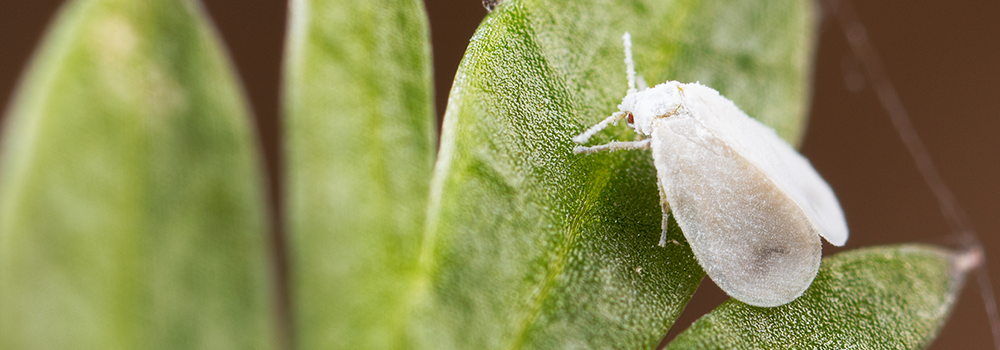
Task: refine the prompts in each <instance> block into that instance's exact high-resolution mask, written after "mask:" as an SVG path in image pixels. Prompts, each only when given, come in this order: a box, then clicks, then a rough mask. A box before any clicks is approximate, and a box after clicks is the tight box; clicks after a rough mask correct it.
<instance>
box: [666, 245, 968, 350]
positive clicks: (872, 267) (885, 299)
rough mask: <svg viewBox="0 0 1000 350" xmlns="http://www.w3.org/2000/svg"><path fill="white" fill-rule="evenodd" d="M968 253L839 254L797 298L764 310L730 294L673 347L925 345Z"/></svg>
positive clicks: (902, 249) (908, 249) (897, 249)
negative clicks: (738, 299)
mask: <svg viewBox="0 0 1000 350" xmlns="http://www.w3.org/2000/svg"><path fill="white" fill-rule="evenodd" d="M963 258H965V256H963V255H960V254H955V253H954V252H950V251H947V250H944V249H941V248H936V247H930V246H919V245H903V246H889V247H876V248H865V249H859V250H854V251H850V252H844V253H841V254H837V255H835V256H832V257H829V258H826V259H824V260H823V263H822V264H821V266H820V269H819V274H818V275H817V276H816V280H815V281H813V284H812V286H810V287H809V289H808V290H806V292H805V294H804V295H802V296H801V297H799V298H798V299H796V300H795V301H792V302H791V303H788V304H785V305H782V306H779V307H775V308H760V307H754V306H750V305H747V304H744V303H742V302H739V301H736V300H734V299H730V300H729V301H727V302H726V303H724V304H722V305H721V306H719V307H718V308H716V309H715V310H714V311H712V312H711V313H709V314H708V315H705V316H703V317H702V318H701V319H699V320H698V321H696V322H695V323H694V324H692V325H691V327H690V328H688V329H687V330H686V331H684V333H681V334H680V335H678V336H677V338H676V339H674V340H673V341H672V342H671V343H670V346H669V347H668V349H923V348H925V347H927V345H929V344H930V342H931V340H933V339H934V336H935V335H936V334H937V332H938V330H940V328H941V326H942V325H943V324H944V321H945V320H946V319H947V317H948V313H949V312H950V311H951V308H952V306H953V304H954V302H955V299H956V298H957V297H958V293H959V291H960V290H961V287H962V284H963V280H964V278H965V275H966V272H967V271H966V270H967V269H968V266H963V263H962V261H961V260H962V259H963Z"/></svg>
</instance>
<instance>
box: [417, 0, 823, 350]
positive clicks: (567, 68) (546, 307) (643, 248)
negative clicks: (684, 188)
mask: <svg viewBox="0 0 1000 350" xmlns="http://www.w3.org/2000/svg"><path fill="white" fill-rule="evenodd" d="M812 10H813V9H812V7H811V3H810V2H807V1H777V2H767V3H763V2H749V1H708V2H702V1H577V0H565V1H558V0H553V1H542V0H538V1H533V0H524V1H520V0H510V1H506V2H503V3H501V4H500V6H499V7H498V8H497V10H495V11H494V12H492V13H491V14H490V15H489V16H488V17H487V18H486V20H485V21H484V23H483V24H482V25H481V26H480V28H479V29H478V31H477V32H476V34H475V36H474V37H473V38H472V40H471V43H470V46H469V48H468V50H467V52H466V56H465V58H464V59H463V61H462V64H461V66H460V68H459V71H458V74H457V76H456V78H455V83H454V86H453V88H452V91H451V95H450V97H449V104H448V110H447V113H446V116H445V121H444V125H443V131H442V140H441V146H440V153H439V156H438V157H439V159H438V163H437V166H436V169H435V178H434V183H433V185H432V188H431V204H430V209H429V210H430V211H429V214H428V223H427V225H428V226H427V232H426V236H425V240H424V245H423V252H422V254H421V273H422V279H421V280H419V281H418V283H417V285H416V293H419V294H417V295H418V296H419V297H420V298H421V299H419V302H420V303H421V304H420V305H418V309H417V310H418V311H416V312H415V316H414V317H415V321H414V324H417V325H421V327H418V328H419V329H418V331H417V332H416V333H417V335H418V336H419V337H420V341H421V344H422V345H423V347H424V348H437V349H447V348H457V349H473V348H477V349H498V348H500V349H521V348H540V349H560V348H577V347H582V348H652V347H654V346H655V345H656V344H657V343H658V342H659V341H660V338H661V337H662V336H663V334H664V333H665V332H666V330H667V329H668V328H669V327H670V325H671V324H672V323H673V321H674V320H675V319H676V318H677V316H678V314H679V313H680V312H681V310H682V309H683V307H684V305H685V304H686V303H687V301H688V300H689V298H690V296H691V294H692V293H693V292H694V290H695V288H696V287H697V285H698V283H699V281H700V280H701V278H702V277H703V275H704V273H703V272H702V270H701V268H700V267H699V266H698V264H697V262H696V261H695V260H694V257H693V256H692V254H691V251H690V248H689V247H688V246H687V243H686V241H685V239H684V237H683V235H682V233H681V232H680V230H679V229H677V227H676V224H673V223H672V227H671V229H670V230H669V234H670V239H671V244H668V246H667V247H666V248H660V247H657V246H656V244H657V242H658V240H659V237H660V231H661V228H660V226H661V207H660V203H659V196H658V193H657V188H656V170H655V169H654V168H653V163H652V159H651V157H650V154H649V153H648V152H639V151H631V152H616V153H604V154H595V155H589V156H583V155H576V154H573V153H572V148H573V146H574V144H573V143H572V142H571V141H570V138H571V137H573V136H575V135H577V134H579V133H580V132H582V131H583V130H584V129H585V128H587V127H589V126H590V125H592V124H594V123H596V122H597V121H599V120H601V119H603V118H604V117H606V116H607V115H610V114H611V113H612V112H613V111H615V110H617V108H616V105H617V104H618V103H619V102H620V101H621V98H622V97H624V95H625V92H626V89H627V86H626V76H625V65H624V63H623V58H624V54H623V51H622V41H621V37H622V34H623V33H624V32H626V31H629V32H631V34H632V36H633V43H634V46H633V51H634V53H635V61H636V66H637V70H638V72H639V74H640V75H642V76H643V77H644V78H645V80H646V81H648V82H649V83H651V84H655V83H657V82H663V81H666V80H668V79H671V80H680V81H685V82H688V81H701V83H703V84H706V85H709V86H712V87H714V88H717V89H718V90H720V91H721V92H722V94H723V95H725V96H727V97H729V98H731V99H733V100H734V101H735V102H736V104H737V105H739V106H742V107H743V108H744V110H745V111H747V112H748V114H750V115H751V116H755V117H758V118H760V119H761V120H763V121H765V122H766V123H768V124H769V125H771V126H773V127H775V128H777V129H778V131H779V133H780V134H781V135H782V136H784V137H785V138H786V139H788V140H792V141H795V140H797V139H798V138H799V133H800V130H802V126H803V119H802V118H803V112H804V107H805V105H806V96H807V91H808V88H807V86H808V68H809V65H808V63H807V62H808V59H809V56H810V53H811V39H812V30H813V27H812V17H811V16H812ZM634 137H635V135H634V134H632V133H631V132H630V131H627V130H626V129H625V127H624V126H619V127H617V128H616V127H612V128H609V130H608V131H605V132H603V133H602V134H600V135H599V136H598V137H596V138H595V139H594V140H592V141H591V143H592V144H597V143H603V142H606V141H608V140H611V139H618V140H630V139H633V138H634Z"/></svg>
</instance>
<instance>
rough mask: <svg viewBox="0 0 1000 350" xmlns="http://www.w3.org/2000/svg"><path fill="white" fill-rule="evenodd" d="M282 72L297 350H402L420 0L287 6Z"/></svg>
mask: <svg viewBox="0 0 1000 350" xmlns="http://www.w3.org/2000/svg"><path fill="white" fill-rule="evenodd" d="M290 10H291V11H290V18H289V32H288V39H287V43H288V44H287V45H288V46H287V49H286V62H285V67H284V73H285V77H284V79H285V80H284V110H285V118H286V124H285V125H286V131H285V138H286V143H285V145H286V154H287V157H286V159H287V163H286V171H287V172H286V180H287V186H286V191H287V195H286V203H287V206H286V208H287V216H286V217H287V222H288V224H287V230H286V232H287V234H288V236H289V237H290V240H289V242H290V247H291V249H290V252H291V254H290V256H291V270H292V271H291V292H292V304H293V306H292V313H293V315H294V317H295V322H294V324H295V326H296V331H295V333H296V337H297V340H296V343H297V344H298V346H300V347H301V348H303V349H386V348H406V347H407V344H408V343H407V340H406V337H405V336H404V333H405V332H403V329H404V328H403V326H404V325H405V323H404V321H405V320H406V318H405V315H406V314H407V310H409V308H408V306H407V305H409V300H410V299H411V298H412V296H411V295H410V294H409V293H408V291H409V286H410V285H411V281H412V280H413V278H414V275H415V274H414V272H415V269H416V266H417V265H416V262H417V255H418V253H419V251H420V235H421V232H422V228H423V222H424V217H425V215H426V213H425V212H426V211H425V208H426V205H427V192H428V187H429V186H430V176H431V170H432V167H433V160H434V152H435V146H434V142H435V141H436V140H435V137H434V109H433V108H434V106H433V103H432V93H431V91H432V83H431V68H430V67H431V65H430V47H429V44H428V43H429V36H428V25H427V19H426V15H425V13H424V8H423V4H422V3H421V2H420V1H418V0H405V1H389V0H377V1H354V0H293V1H292V2H291V7H290Z"/></svg>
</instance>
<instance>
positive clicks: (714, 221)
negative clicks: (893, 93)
mask: <svg viewBox="0 0 1000 350" xmlns="http://www.w3.org/2000/svg"><path fill="white" fill-rule="evenodd" d="M626 35H627V34H626ZM625 39H626V46H628V37H626V38H625ZM628 56H630V55H628ZM629 63H631V62H629ZM630 70H631V69H630ZM633 84H634V82H633V81H632V79H630V88H633V89H630V91H629V93H628V94H627V95H626V96H625V98H624V99H623V100H622V103H621V104H620V105H619V106H618V108H619V110H620V112H618V113H615V114H614V115H612V116H611V117H609V118H607V119H605V121H603V122H602V123H600V124H598V125H595V127H593V128H591V129H590V130H588V131H586V132H585V133H583V134H581V135H580V136H577V137H576V138H574V141H577V142H579V143H584V142H586V140H587V139H589V137H590V136H591V135H593V134H594V133H596V132H597V131H599V130H600V129H601V128H603V127H604V126H606V125H607V124H609V123H610V122H613V121H617V120H618V119H623V118H625V119H629V117H630V116H631V118H630V119H631V120H630V123H629V127H631V128H633V129H634V130H635V131H636V132H638V133H640V134H642V135H644V136H647V137H649V139H646V140H642V141H637V142H631V143H628V142H625V143H623V142H617V143H614V146H613V147H608V146H605V145H602V146H595V147H577V149H576V151H577V153H590V152H595V151H601V150H618V149H645V148H650V149H652V154H653V162H654V164H655V166H656V171H657V179H658V182H659V186H658V187H659V189H660V195H661V202H662V203H664V207H663V213H664V215H663V220H664V226H663V227H664V229H665V228H666V225H665V222H666V220H667V213H668V212H669V211H670V210H673V214H674V218H675V219H676V220H677V224H678V225H679V226H680V228H681V230H682V231H683V232H684V236H685V237H686V238H687V240H688V242H689V243H690V245H691V249H692V251H693V252H694V254H695V257H696V258H697V259H698V262H699V263H700V264H701V266H702V268H704V270H705V272H706V273H707V274H708V275H709V277H711V278H712V280H713V281H715V283H716V284H717V285H719V287H720V288H722V290H723V291H725V292H726V293H727V294H729V295H730V296H732V297H733V298H736V299H737V300H740V301H743V302H745V303H747V304H750V305H755V306H778V305H783V304H785V303H788V302H790V301H792V300H794V299H795V298H798V297H799V296H800V295H802V293H803V292H804V291H805V290H806V288H808V287H809V285H810V284H811V283H812V281H813V279H814V278H815V277H816V272H817V271H818V269H819V263H820V257H821V244H820V241H819V237H820V236H822V237H823V238H825V239H826V240H827V241H829V242H830V243H832V244H834V245H836V246H842V245H844V243H846V241H847V236H848V232H847V224H846V221H845V220H844V214H843V211H842V210H841V208H840V204H839V202H838V201H837V198H836V196H835V195H834V193H833V190H831V189H830V186H829V185H827V183H826V182H825V181H824V180H823V178H822V177H820V176H819V174H817V173H816V170H815V169H813V167H812V165H811V164H810V163H809V161H808V160H806V159H805V158H804V157H802V156H801V155H800V154H798V153H797V152H796V151H795V150H794V149H793V148H792V147H791V146H790V145H788V144H787V143H785V142H784V141H783V140H781V138H779V137H778V135H777V134H776V133H775V132H774V130H772V129H770V128H768V127H767V126H765V125H763V124H761V123H760V122H758V121H756V120H754V119H752V118H750V117H749V116H747V115H746V114H745V113H743V112H742V111H741V110H740V109H739V108H738V107H736V105H735V104H734V103H733V102H732V101H730V100H728V99H726V98H725V97H722V96H721V95H719V93H718V92H717V91H715V90H713V89H712V88H709V87H706V86H703V85H700V84H698V83H693V84H682V83H679V82H676V81H671V82H667V83H664V84H660V85H657V86H655V87H653V88H649V89H645V90H642V91H636V90H634V86H633ZM663 237H666V232H665V231H664V232H663ZM661 244H662V239H661Z"/></svg>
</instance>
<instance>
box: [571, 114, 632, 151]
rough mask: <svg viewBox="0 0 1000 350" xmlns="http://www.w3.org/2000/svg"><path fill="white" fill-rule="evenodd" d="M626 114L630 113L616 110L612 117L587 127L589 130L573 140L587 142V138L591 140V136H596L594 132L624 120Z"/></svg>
mask: <svg viewBox="0 0 1000 350" xmlns="http://www.w3.org/2000/svg"><path fill="white" fill-rule="evenodd" d="M626 115H628V113H625V112H620V111H619V112H615V113H614V114H612V115H611V116H610V117H607V118H604V120H602V121H601V122H600V123H597V124H595V125H594V126H591V127H590V129H587V131H584V132H583V133H582V134H580V135H577V136H576V137H574V138H573V142H576V143H581V144H582V143H587V140H590V137H591V136H594V134H597V133H598V132H600V131H601V130H602V129H604V128H606V127H608V125H611V123H617V122H618V121H619V120H622V118H625V116H626ZM577 153H580V152H577Z"/></svg>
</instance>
